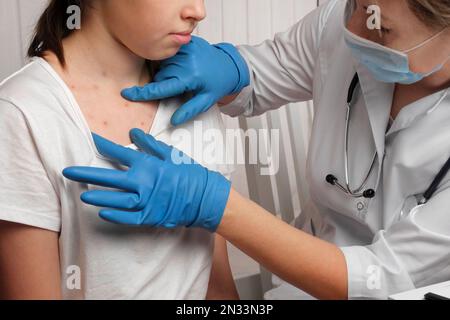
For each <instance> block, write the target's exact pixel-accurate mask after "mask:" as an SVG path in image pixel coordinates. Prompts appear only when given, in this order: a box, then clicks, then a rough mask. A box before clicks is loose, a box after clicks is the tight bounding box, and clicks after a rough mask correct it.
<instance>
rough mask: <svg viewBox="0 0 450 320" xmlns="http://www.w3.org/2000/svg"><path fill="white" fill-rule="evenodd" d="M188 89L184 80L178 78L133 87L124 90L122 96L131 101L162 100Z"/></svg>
mask: <svg viewBox="0 0 450 320" xmlns="http://www.w3.org/2000/svg"><path fill="white" fill-rule="evenodd" d="M185 91H186V86H185V85H184V83H183V82H181V81H180V80H178V79H176V78H171V79H167V80H164V81H161V82H152V83H149V84H147V85H145V86H144V87H132V88H129V89H125V90H123V91H122V96H123V97H124V98H125V99H128V100H131V101H152V100H162V99H167V98H171V97H175V96H179V95H181V94H183V93H184V92H185Z"/></svg>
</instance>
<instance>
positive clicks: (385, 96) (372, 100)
mask: <svg viewBox="0 0 450 320" xmlns="http://www.w3.org/2000/svg"><path fill="white" fill-rule="evenodd" d="M355 67H356V70H357V72H358V75H359V79H360V85H361V90H362V92H363V95H364V100H365V105H366V108H367V114H368V115H369V121H370V126H371V129H372V134H373V138H374V142H375V146H376V148H377V152H378V160H379V161H378V163H379V166H381V165H382V163H383V158H384V153H385V152H384V148H385V138H386V129H387V125H388V122H389V116H390V113H391V106H392V97H393V93H394V88H395V86H394V85H393V84H389V83H383V82H379V81H377V80H376V79H374V78H373V76H372V75H371V74H370V72H369V71H368V70H367V69H365V68H364V67H363V66H361V65H357V66H355Z"/></svg>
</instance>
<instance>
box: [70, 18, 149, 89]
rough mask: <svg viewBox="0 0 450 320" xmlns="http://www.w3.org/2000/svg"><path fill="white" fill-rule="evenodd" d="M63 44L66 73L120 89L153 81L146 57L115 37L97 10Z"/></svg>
mask: <svg viewBox="0 0 450 320" xmlns="http://www.w3.org/2000/svg"><path fill="white" fill-rule="evenodd" d="M63 47H64V55H65V58H66V61H68V63H67V65H66V68H65V70H64V72H65V73H67V74H70V76H71V77H76V78H77V79H79V80H81V81H83V80H85V81H87V82H88V83H102V84H103V85H105V86H111V87H117V89H119V90H120V89H122V88H125V87H130V86H135V85H144V84H146V83H148V82H150V80H151V79H150V76H149V72H148V69H147V66H146V63H145V59H143V58H141V57H138V56H137V55H135V54H134V53H133V52H131V51H130V50H129V49H128V48H126V47H125V46H124V45H123V44H122V43H120V42H119V41H118V40H117V39H115V38H114V36H113V35H112V34H111V33H110V32H109V31H108V30H107V28H106V25H105V24H104V23H103V21H102V20H101V17H100V16H99V15H97V14H95V12H93V13H92V14H89V15H87V16H86V17H85V20H84V21H83V26H82V28H81V29H80V30H77V31H75V32H73V33H72V34H71V35H70V36H69V37H67V38H66V39H64V40H63ZM100 81H101V82H100Z"/></svg>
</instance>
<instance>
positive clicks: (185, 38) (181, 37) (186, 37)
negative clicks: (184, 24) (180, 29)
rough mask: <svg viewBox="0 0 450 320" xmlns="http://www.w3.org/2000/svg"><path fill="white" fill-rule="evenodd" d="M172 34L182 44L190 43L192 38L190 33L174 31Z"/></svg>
mask: <svg viewBox="0 0 450 320" xmlns="http://www.w3.org/2000/svg"><path fill="white" fill-rule="evenodd" d="M172 36H173V37H174V39H175V40H176V41H177V42H178V43H180V44H188V43H189V42H191V40H192V35H191V34H190V33H185V34H184V33H172Z"/></svg>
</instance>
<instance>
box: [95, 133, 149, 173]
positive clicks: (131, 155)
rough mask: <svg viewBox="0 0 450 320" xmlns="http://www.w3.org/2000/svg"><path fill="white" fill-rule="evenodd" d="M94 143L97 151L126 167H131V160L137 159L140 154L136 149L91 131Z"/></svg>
mask: <svg viewBox="0 0 450 320" xmlns="http://www.w3.org/2000/svg"><path fill="white" fill-rule="evenodd" d="M92 137H93V138H94V142H95V145H96V146H97V149H98V151H99V152H100V153H101V154H102V155H103V156H105V157H108V158H109V159H111V160H115V161H118V162H120V163H121V164H123V165H126V166H127V167H131V166H132V165H133V162H135V161H137V160H138V159H139V158H140V157H141V154H140V153H139V152H137V151H136V150H133V149H130V148H127V147H124V146H121V145H119V144H116V143H114V142H112V141H109V140H108V139H105V138H103V137H101V136H99V135H97V134H95V133H92Z"/></svg>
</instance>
